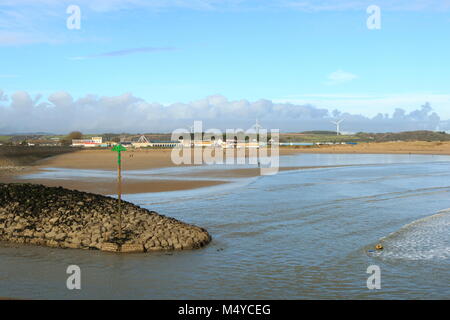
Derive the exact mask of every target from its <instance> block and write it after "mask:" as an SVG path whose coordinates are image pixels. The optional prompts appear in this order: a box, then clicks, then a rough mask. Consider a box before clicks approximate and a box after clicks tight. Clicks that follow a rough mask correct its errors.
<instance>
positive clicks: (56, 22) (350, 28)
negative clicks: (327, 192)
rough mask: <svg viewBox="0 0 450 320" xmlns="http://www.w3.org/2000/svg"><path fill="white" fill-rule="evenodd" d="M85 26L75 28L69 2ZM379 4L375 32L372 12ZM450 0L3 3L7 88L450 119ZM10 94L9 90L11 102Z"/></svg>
mask: <svg viewBox="0 0 450 320" xmlns="http://www.w3.org/2000/svg"><path fill="white" fill-rule="evenodd" d="M70 4H74V5H78V6H79V7H80V9H81V29H80V30H69V29H67V28H66V19H67V17H68V16H69V15H68V14H66V8H67V6H68V5H70ZM370 4H376V5H379V7H380V9H381V29H380V30H369V29H368V28H367V26H366V20H367V18H368V16H369V14H367V12H366V8H367V7H368V5H370ZM449 31H450V1H447V0H441V1H433V0H429V1H427V0H420V1H419V0H410V1H385V0H381V1H378V2H377V1H364V0H361V1H359V0H352V1H333V0H319V1H308V0H305V1H294V0H293V1H237V0H235V1H220V0H216V1H212V0H203V1H202V0H197V1H172V0H168V1H139V0H124V1H121V0H113V1H98V0H92V1H85V0H79V1H77V0H71V1H53V0H42V1H31V0H16V1H12V0H0V90H2V92H3V93H4V95H5V97H6V96H9V97H10V96H11V95H12V94H13V93H14V92H17V91H26V92H27V93H28V94H29V95H30V96H31V97H35V96H36V95H38V94H41V95H42V98H41V99H43V100H45V99H47V97H48V96H50V95H51V94H53V93H55V92H67V93H69V94H70V95H71V96H72V97H73V98H74V99H79V98H82V97H84V96H86V95H88V94H94V95H97V96H99V97H101V96H108V97H112V96H120V95H122V94H126V93H130V94H131V95H133V96H134V97H137V98H140V99H143V100H145V101H146V102H148V103H160V104H165V105H167V104H173V103H177V102H182V103H187V104H188V103H190V102H193V101H198V100H201V99H205V97H208V96H211V95H222V96H224V97H226V98H227V99H229V100H230V101H235V100H238V101H239V100H241V99H245V100H248V101H257V100H259V99H267V100H270V101H272V102H274V103H287V102H289V103H294V104H300V105H302V104H310V105H313V106H315V107H317V108H326V109H329V110H333V109H339V110H340V111H342V112H348V113H351V114H361V115H363V116H366V117H373V116H376V115H377V114H378V113H389V114H392V113H393V112H394V110H395V108H402V109H404V110H406V111H408V112H410V111H413V110H415V109H418V108H420V106H421V105H423V104H424V103H425V102H430V104H431V107H432V108H433V110H434V111H436V112H437V113H438V114H439V115H440V117H441V119H449V118H450V86H449V83H450V81H449V80H450V72H449V70H450V59H448V57H449V56H450V42H449V41H448V35H449ZM4 100H6V98H5V99H4Z"/></svg>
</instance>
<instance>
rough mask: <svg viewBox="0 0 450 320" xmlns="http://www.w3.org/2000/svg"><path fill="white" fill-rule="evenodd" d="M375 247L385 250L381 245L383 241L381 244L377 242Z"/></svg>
mask: <svg viewBox="0 0 450 320" xmlns="http://www.w3.org/2000/svg"><path fill="white" fill-rule="evenodd" d="M375 249H377V250H383V246H382V245H381V243H379V244H377V245H376V246H375Z"/></svg>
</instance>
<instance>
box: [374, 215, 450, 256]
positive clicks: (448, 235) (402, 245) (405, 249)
mask: <svg viewBox="0 0 450 320" xmlns="http://www.w3.org/2000/svg"><path fill="white" fill-rule="evenodd" d="M380 240H381V243H382V244H383V246H384V250H383V251H382V252H379V254H377V255H378V256H379V257H381V258H383V259H404V260H435V259H438V260H446V259H450V209H445V210H441V211H439V212H438V213H437V214H434V215H432V216H428V217H425V218H422V219H419V220H416V221H414V222H412V223H409V224H407V225H405V226H403V227H402V228H400V229H399V230H398V231H396V232H393V233H391V234H389V235H388V236H386V237H383V238H381V239H380Z"/></svg>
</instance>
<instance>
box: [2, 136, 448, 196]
mask: <svg viewBox="0 0 450 320" xmlns="http://www.w3.org/2000/svg"><path fill="white" fill-rule="evenodd" d="M296 153H347V154H348V153H350V154H351V153H361V154H441V155H450V142H422V141H418V142H383V143H360V144H357V145H331V146H317V147H300V148H292V147H282V148H280V150H279V154H280V155H281V156H282V155H290V154H296ZM171 154H172V150H171V149H148V150H130V151H127V152H124V153H123V158H122V168H123V170H124V171H127V170H148V169H158V168H166V167H174V166H175V164H174V163H173V162H172V160H171ZM49 167H51V168H68V169H100V170H111V179H109V180H106V179H101V180H100V179H96V180H83V179H77V180H56V179H48V178H46V179H27V180H24V179H18V177H20V176H23V175H24V174H29V173H36V172H39V171H40V170H42V169H44V168H49ZM330 167H333V166H330ZM314 168H323V166H317V167H314V166H309V167H281V168H280V171H286V170H301V169H314ZM20 169H21V170H8V171H4V172H8V174H7V175H5V174H4V175H3V176H1V174H0V182H30V183H41V184H44V185H46V186H62V187H64V188H69V189H76V190H80V191H86V192H95V193H100V194H114V193H115V192H116V190H117V186H116V180H115V177H116V176H115V170H117V155H116V154H115V152H111V151H110V150H109V149H105V150H80V151H77V152H72V153H66V154H62V155H58V156H54V157H50V158H47V159H43V160H40V161H38V162H36V163H35V164H34V165H33V166H29V167H27V168H20ZM259 175H260V170H259V169H258V168H245V169H228V168H227V169H225V168H224V169H220V168H219V169H214V170H204V171H198V172H195V173H180V174H179V177H183V178H185V179H187V180H177V179H176V178H177V177H174V179H170V178H169V177H168V178H169V179H167V180H166V179H164V180H163V179H155V178H151V179H149V180H145V181H143V180H132V179H127V180H126V181H124V184H123V193H125V194H126V193H144V192H165V191H177V190H188V189H194V188H202V187H208V186H214V185H219V184H223V183H227V181H224V180H225V178H248V177H255V176H259ZM189 176H191V177H194V176H195V178H196V179H195V180H189ZM199 178H200V179H199ZM201 178H208V180H201Z"/></svg>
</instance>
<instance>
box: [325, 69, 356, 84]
mask: <svg viewBox="0 0 450 320" xmlns="http://www.w3.org/2000/svg"><path fill="white" fill-rule="evenodd" d="M357 78H358V76H357V75H356V74H353V73H350V72H346V71H343V70H337V71H334V72H332V73H330V74H329V75H328V77H327V81H326V82H325V84H327V85H338V84H343V83H347V82H350V81H352V80H355V79H357Z"/></svg>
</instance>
